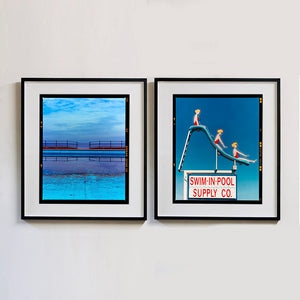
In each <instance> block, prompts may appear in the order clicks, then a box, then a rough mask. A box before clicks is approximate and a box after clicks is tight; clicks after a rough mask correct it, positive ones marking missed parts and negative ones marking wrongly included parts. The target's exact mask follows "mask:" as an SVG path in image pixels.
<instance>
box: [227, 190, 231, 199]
mask: <svg viewBox="0 0 300 300" xmlns="http://www.w3.org/2000/svg"><path fill="white" fill-rule="evenodd" d="M226 196H227V197H228V198H230V197H231V190H230V189H227V191H226Z"/></svg>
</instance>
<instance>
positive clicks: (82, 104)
mask: <svg viewBox="0 0 300 300" xmlns="http://www.w3.org/2000/svg"><path fill="white" fill-rule="evenodd" d="M43 125H44V126H43V139H44V140H73V141H78V142H89V141H93V140H105V141H109V140H111V141H121V140H122V141H125V98H43Z"/></svg>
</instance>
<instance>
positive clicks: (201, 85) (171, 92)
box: [154, 78, 280, 221]
mask: <svg viewBox="0 0 300 300" xmlns="http://www.w3.org/2000/svg"><path fill="white" fill-rule="evenodd" d="M214 85H215V87H216V88H217V92H216V90H214V89H211V88H209V87H208V86H210V87H214ZM269 85H270V86H269ZM193 86H194V87H193ZM220 86H225V88H223V87H220ZM226 86H228V87H226ZM256 86H257V88H256ZM189 87H191V91H189ZM154 88H155V102H154V123H155V140H154V143H155V146H154V147H155V160H154V161H155V162H154V163H155V173H154V174H155V175H154V176H155V179H154V184H155V200H154V218H155V219H161V220H180V219H183V220H269V221H278V220H280V79H279V78H155V84H154ZM249 90H250V91H251V92H249ZM267 90H268V91H267ZM207 91H209V92H207ZM222 91H223V92H222ZM241 91H242V92H241ZM253 91H255V92H253ZM264 91H265V92H264ZM270 91H271V92H270ZM265 93H266V94H267V95H268V97H267V100H268V101H266V102H264V103H263V104H261V105H264V107H261V115H260V118H259V119H260V122H261V123H262V120H264V122H268V123H267V124H268V125H270V124H271V125H272V126H273V127H274V136H273V138H274V139H275V140H276V142H274V147H273V148H272V149H273V151H274V153H273V155H274V157H275V158H276V166H274V170H275V172H274V173H275V174H274V178H273V179H274V182H276V184H275V186H271V187H270V185H269V186H266V187H265V186H263V185H262V178H261V176H260V186H259V189H260V201H258V202H257V203H253V202H250V201H249V203H247V202H248V201H245V202H244V203H242V204H241V203H235V202H234V201H229V202H228V204H229V205H230V204H232V205H236V204H241V205H238V206H244V207H247V205H253V206H256V205H261V204H262V202H261V194H262V190H263V189H264V188H272V189H274V193H273V194H274V197H272V199H268V200H266V201H272V211H271V210H270V212H267V213H265V214H264V213H261V212H260V211H259V209H258V213H257V214H256V213H251V214H249V215H247V213H245V212H244V211H243V212H242V214H241V215H239V214H238V213H234V214H230V213H229V214H228V213H223V212H222V211H221V213H219V210H220V208H219V207H218V204H220V207H222V205H223V203H224V202H221V203H220V201H216V202H215V203H213V205H215V206H216V208H217V210H218V211H217V210H216V213H215V214H207V215H205V214H202V213H201V210H202V208H201V206H202V207H204V206H203V205H206V204H207V205H211V204H212V203H211V202H210V201H209V200H208V201H207V200H206V201H205V200H204V201H203V200H201V201H186V200H183V201H175V202H174V190H175V180H174V178H175V176H174V172H176V171H175V169H176V167H175V164H174V156H175V152H174V140H175V138H174V132H173V130H174V125H175V123H176V121H177V119H176V118H174V116H173V114H172V115H171V114H168V115H167V117H166V119H167V120H166V121H165V120H164V118H162V113H161V112H162V111H168V110H172V113H174V103H173V101H174V97H178V96H188V97H202V96H206V97H214V96H216V95H217V96H219V97H226V96H228V95H234V97H235V96H236V95H239V96H247V95H248V96H249V95H254V94H255V95H256V96H257V95H259V96H262V97H264V94H265ZM270 93H273V94H272V96H270V95H271V94H270ZM162 95H163V97H162ZM224 95H225V96H224ZM270 98H271V99H270ZM270 100H271V101H270ZM269 106H270V107H271V108H272V109H273V110H272V111H273V112H274V115H272V117H274V118H273V119H274V122H273V120H268V116H266V115H264V112H265V111H267V110H266V108H268V107H269ZM171 123H173V126H171V125H170V124H171ZM158 124H159V125H158ZM167 126H169V127H168V128H171V127H172V132H171V129H168V132H170V135H171V136H172V139H170V140H168V141H169V142H170V143H172V150H171V149H170V150H171V151H169V152H170V154H169V156H170V157H172V159H169V162H168V165H167V164H166V163H164V164H162V160H161V159H160V157H164V160H165V158H166V156H168V154H167V152H166V151H164V152H163V151H162V147H163V146H162V145H160V144H162V142H161V141H162V140H163V139H164V138H165V136H162V135H163V133H164V134H165V133H166V132H167V131H166V129H165V127H167ZM161 127H164V129H163V133H162V130H161ZM260 131H261V133H260V139H262V130H261V124H260ZM260 145H261V143H260ZM260 147H261V146H260ZM164 148H166V145H164ZM260 151H263V148H261V150H260ZM265 154H266V153H265ZM171 161H172V164H171V163H170V162H171ZM259 163H260V164H261V165H263V164H264V160H263V159H262V155H261V157H260V160H259ZM162 165H163V167H162ZM162 169H163V170H166V169H168V170H169V171H167V172H166V174H168V176H169V175H170V174H172V176H171V178H172V180H169V181H168V180H164V182H163V183H162V182H161V180H160V181H159V178H164V177H167V176H163V174H164V173H163V172H162ZM170 170H171V171H170ZM260 170H261V168H260ZM168 185H171V189H170V192H168V193H165V194H166V195H167V196H166V197H162V195H163V193H162V192H161V191H162V190H165V189H166V188H165V186H168ZM180 205H183V206H184V207H183V206H182V207H183V208H184V209H183V210H184V213H182V214H181V212H178V210H179V207H180V208H181V206H180ZM195 205H198V208H197V207H196V206H195ZM226 205H227V203H226ZM223 206H224V205H223ZM166 207H167V208H166ZM188 207H191V208H188ZM199 207H200V208H199ZM194 208H195V209H196V212H195V211H192V209H194ZM189 210H190V211H191V212H192V213H190V214H189V212H188V211H189Z"/></svg>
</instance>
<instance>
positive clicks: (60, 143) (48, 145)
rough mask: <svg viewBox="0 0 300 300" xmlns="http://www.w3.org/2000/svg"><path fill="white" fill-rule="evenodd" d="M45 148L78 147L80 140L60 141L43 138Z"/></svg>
mask: <svg viewBox="0 0 300 300" xmlns="http://www.w3.org/2000/svg"><path fill="white" fill-rule="evenodd" d="M43 148H44V149H78V142H74V141H68V140H67V141H59V140H55V141H54V140H53V141H50V140H43Z"/></svg>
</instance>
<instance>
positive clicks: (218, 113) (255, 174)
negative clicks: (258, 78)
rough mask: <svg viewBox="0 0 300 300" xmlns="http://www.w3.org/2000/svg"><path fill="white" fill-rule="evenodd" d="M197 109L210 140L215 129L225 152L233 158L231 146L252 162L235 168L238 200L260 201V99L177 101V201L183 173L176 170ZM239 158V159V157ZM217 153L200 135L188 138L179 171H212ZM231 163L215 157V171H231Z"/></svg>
mask: <svg viewBox="0 0 300 300" xmlns="http://www.w3.org/2000/svg"><path fill="white" fill-rule="evenodd" d="M196 109H200V110H201V113H200V115H199V118H200V121H199V123H200V124H201V125H205V126H206V127H207V128H208V130H209V132H210V134H211V135H212V136H213V138H214V137H215V136H216V135H217V130H218V129H220V128H221V129H223V130H224V132H223V134H222V136H221V138H222V140H223V142H224V144H225V146H227V148H225V149H224V150H225V152H227V153H228V154H230V155H232V150H233V148H232V146H231V144H232V143H233V142H237V143H238V148H237V149H238V150H239V151H241V152H242V153H244V154H247V155H249V157H248V159H251V160H255V159H257V161H256V163H250V165H249V166H246V165H239V164H238V165H237V200H255V201H257V200H259V98H258V97H253V98H230V97H229V98H227V97H226V98H182V97H181V98H179V97H177V98H176V162H175V163H176V173H175V176H176V198H175V199H176V200H182V199H183V172H178V171H177V168H178V165H179V162H180V159H181V155H182V151H183V149H184V144H185V140H186V137H187V133H188V129H189V127H190V126H191V125H193V116H194V114H195V110H196ZM240 157H241V155H240ZM215 158H216V151H215V149H214V148H213V147H212V146H211V144H210V143H209V141H208V139H207V137H206V135H205V134H204V133H203V132H200V133H199V132H194V133H193V134H192V136H191V138H190V142H189V146H188V150H187V153H186V157H185V161H184V164H183V167H182V170H215V165H216V159H215ZM232 165H233V162H232V161H230V160H228V159H226V158H224V157H222V156H221V155H219V156H218V170H232Z"/></svg>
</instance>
